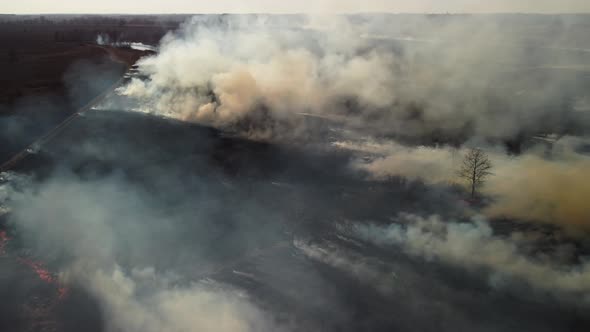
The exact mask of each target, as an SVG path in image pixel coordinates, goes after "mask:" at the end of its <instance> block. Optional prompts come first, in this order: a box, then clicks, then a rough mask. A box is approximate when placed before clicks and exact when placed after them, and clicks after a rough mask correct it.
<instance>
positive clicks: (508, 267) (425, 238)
mask: <svg viewBox="0 0 590 332" xmlns="http://www.w3.org/2000/svg"><path fill="white" fill-rule="evenodd" d="M399 221H400V222H401V223H396V224H391V225H389V226H386V227H384V226H378V225H364V224H355V225H353V227H352V229H353V231H352V232H353V234H356V236H357V237H359V238H361V239H364V240H367V241H371V242H374V243H376V244H379V245H396V246H399V247H401V248H403V249H404V250H406V251H407V252H409V253H411V254H412V255H417V256H421V257H424V258H426V259H428V260H439V261H443V262H446V263H451V264H453V265H458V266H461V267H464V268H468V269H482V268H483V269H486V270H489V274H488V275H489V282H490V283H491V284H492V285H495V286H502V285H503V284H504V285H505V284H509V283H510V282H511V281H514V280H523V281H525V282H526V283H528V284H529V285H531V286H532V287H534V288H536V289H540V290H543V291H548V292H551V293H553V294H554V295H555V296H557V297H559V296H581V297H582V298H583V299H584V301H589V300H590V298H588V291H589V290H590V265H589V264H588V263H586V262H582V263H580V264H574V265H571V264H565V263H564V262H563V261H560V259H559V253H560V252H563V250H566V251H571V250H568V248H559V247H556V248H553V250H555V251H554V252H553V253H554V255H555V256H553V257H552V255H551V253H545V254H544V255H538V257H534V256H532V255H528V254H526V253H525V252H523V247H525V248H526V245H530V243H527V242H528V241H527V236H526V234H524V233H522V234H519V233H518V232H515V233H511V234H510V235H509V236H504V237H502V236H498V235H495V234H494V232H493V231H492V228H491V227H490V225H488V223H487V222H486V221H485V219H483V218H481V217H476V218H474V220H473V222H463V223H457V222H446V221H443V220H441V218H440V217H438V216H431V217H428V218H422V217H419V216H416V215H411V214H402V215H400V216H399ZM529 241H530V240H529ZM561 249H563V250H561ZM556 257H557V258H556Z"/></svg>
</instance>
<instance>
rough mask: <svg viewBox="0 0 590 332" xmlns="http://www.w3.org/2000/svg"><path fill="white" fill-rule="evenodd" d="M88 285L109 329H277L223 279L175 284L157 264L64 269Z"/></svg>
mask: <svg viewBox="0 0 590 332" xmlns="http://www.w3.org/2000/svg"><path fill="white" fill-rule="evenodd" d="M62 278H63V279H66V280H68V281H69V282H79V283H83V284H84V285H86V287H88V288H89V290H90V291H91V292H92V293H93V294H94V295H95V296H96V297H97V298H98V300H99V301H100V303H101V306H102V308H103V310H104V315H105V316H106V317H108V320H107V321H106V322H105V331H121V330H122V331H130V332H133V331H178V332H180V331H227V332H229V331H231V332H234V331H237V332H248V331H279V330H280V329H278V328H277V327H276V326H274V325H273V322H272V321H271V320H270V319H269V318H268V317H267V316H266V314H265V313H264V312H262V311H261V310H260V309H258V308H256V306H255V305H253V304H252V303H251V302H249V300H248V297H247V296H246V294H244V293H243V292H240V291H237V290H232V289H230V288H228V287H224V286H223V285H220V284H211V283H210V284H206V283H197V284H192V285H184V286H183V285H176V284H175V280H174V278H173V277H170V276H161V275H159V274H158V273H157V272H156V271H155V270H154V269H153V268H144V269H133V270H131V271H130V272H129V274H127V273H125V272H124V271H123V270H122V269H121V268H120V267H119V266H115V267H113V268H111V269H109V270H107V271H104V270H98V271H96V270H92V269H88V266H85V267H84V268H81V269H76V268H74V269H72V270H69V271H67V272H65V273H63V274H62Z"/></svg>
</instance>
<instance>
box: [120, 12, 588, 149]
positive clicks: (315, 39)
mask: <svg viewBox="0 0 590 332" xmlns="http://www.w3.org/2000/svg"><path fill="white" fill-rule="evenodd" d="M385 18H387V17H385ZM385 18H381V17H379V16H377V17H376V18H375V17H373V18H371V17H362V16H361V17H296V18H290V19H289V18H281V17H279V18H273V19H271V18H268V17H265V16H261V17H240V16H237V17H235V16H230V17H225V18H222V19H220V21H221V22H220V23H218V25H217V26H214V25H211V24H207V25H206V26H205V25H202V24H200V21H199V18H195V19H194V20H193V21H191V22H189V23H187V24H186V25H185V26H184V28H183V29H182V30H181V31H180V32H179V33H177V34H171V35H169V36H168V37H167V38H164V40H163V41H162V43H161V46H160V54H158V55H156V56H154V57H150V58H147V59H144V60H142V61H141V62H140V63H139V67H140V71H141V72H142V73H143V74H145V75H147V77H148V79H147V80H139V79H135V80H133V81H132V82H131V83H130V84H129V85H128V86H127V87H126V88H125V89H124V92H123V93H124V94H126V95H128V96H133V97H136V98H137V99H138V100H139V102H140V103H142V104H143V105H142V108H147V109H149V110H150V111H151V112H154V113H158V114H165V115H169V116H173V117H177V118H180V119H185V120H189V121H196V122H200V123H207V124H212V125H215V126H219V127H223V128H228V127H229V128H234V129H239V130H240V131H242V132H244V131H245V133H246V134H251V135H258V136H262V137H269V136H281V135H290V136H292V135H297V134H301V131H300V130H295V129H294V128H297V129H301V126H302V124H301V122H302V120H301V117H302V115H301V114H312V115H318V116H324V117H328V118H332V119H341V120H342V119H344V120H343V121H344V122H345V123H346V124H347V125H348V126H351V127H356V128H360V129H363V130H370V132H371V133H372V134H378V133H384V134H394V135H399V136H403V137H412V138H429V139H432V140H437V139H438V140H455V141H461V140H465V139H467V138H469V137H472V136H478V137H486V138H494V139H512V138H516V137H518V136H519V135H522V134H527V133H538V132H547V131H564V132H567V131H569V130H574V129H575V128H574V127H576V125H580V124H579V123H575V124H572V123H571V122H572V119H578V118H582V119H586V118H585V117H583V116H579V115H580V114H579V112H575V111H574V107H573V106H572V105H573V103H574V102H575V101H577V100H581V99H583V98H584V97H586V92H585V91H580V90H579V89H576V86H577V85H576V84H575V83H576V78H575V77H576V76H575V75H573V76H572V75H570V76H568V75H561V74H559V71H556V72H557V73H558V74H557V75H553V74H551V71H548V70H547V68H545V67H547V66H549V67H551V66H552V65H556V64H559V63H561V62H562V59H561V58H562V57H565V58H567V56H564V55H562V54H561V53H559V54H558V55H557V56H556V55H554V54H552V53H550V52H552V50H553V49H552V48H550V47H546V46H547V45H545V44H543V45H537V44H534V45H535V46H534V47H533V49H528V48H527V47H524V46H523V44H522V40H521V39H519V38H526V36H521V37H515V36H514V37H513V35H512V34H508V33H506V31H505V30H503V25H502V20H497V21H495V20H487V19H485V18H482V17H479V18H475V17H473V18H470V17H458V18H455V17H451V18H439V19H438V20H437V19H430V18H428V17H421V16H410V17H405V16H399V17H398V16H393V17H391V18H390V20H386V19H385ZM504 29H505V28H504ZM560 32H561V30H559V29H558V32H557V36H556V37H555V39H554V41H553V42H555V43H559V42H561V39H560V38H558V37H560V36H559V33H560ZM553 51H554V50H553ZM532 52H534V54H535V55H537V56H536V57H535V58H532V57H531V54H532ZM545 55H547V56H545ZM566 60H567V59H566ZM525 72H526V73H527V74H526V75H523V74H522V73H525ZM576 128H577V127H576Z"/></svg>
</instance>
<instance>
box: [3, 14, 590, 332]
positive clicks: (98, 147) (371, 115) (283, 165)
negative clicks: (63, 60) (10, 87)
mask: <svg viewBox="0 0 590 332" xmlns="http://www.w3.org/2000/svg"><path fill="white" fill-rule="evenodd" d="M552 19H553V20H549V19H548V18H546V17H537V16H530V17H529V16H525V17H519V16H506V17H505V16H500V17H495V16H492V17H491V18H490V17H477V16H475V17H471V16H469V17H464V16H459V17H453V16H451V17H447V16H433V17H422V16H407V17H406V16H385V17H381V16H354V17H344V18H343V17H337V18H328V19H327V18H321V19H319V18H306V17H298V16H289V17H279V16H255V17H254V16H245V17H241V16H238V17H227V16H223V17H221V18H220V17H216V16H214V17H209V18H207V17H195V18H193V19H192V20H191V21H189V22H187V23H186V24H185V25H184V26H183V27H182V28H181V29H180V30H178V31H176V32H174V33H172V34H169V35H168V36H167V37H165V38H164V39H163V41H162V42H161V45H160V47H159V53H158V54H157V55H154V56H151V57H148V58H145V59H143V60H140V62H139V63H138V66H137V67H136V68H134V69H133V70H131V71H130V72H129V73H128V75H127V76H128V77H127V80H126V82H125V83H124V84H123V85H122V86H121V87H120V88H119V89H117V91H116V92H114V93H111V94H109V95H108V96H107V97H106V98H105V99H104V100H103V101H102V102H101V103H99V104H98V105H96V106H95V107H94V108H93V109H92V110H89V111H86V112H83V113H80V114H79V115H78V116H76V117H74V118H73V120H72V121H70V122H69V123H68V125H67V126H65V127H63V128H61V129H60V131H59V132H57V133H55V135H53V136H52V138H51V139H50V140H48V141H46V142H44V144H43V145H42V146H39V147H38V148H36V149H34V150H31V151H29V154H28V156H27V157H26V158H24V159H23V160H21V161H20V162H19V163H18V165H17V166H16V167H15V168H14V169H12V170H10V171H8V172H4V173H2V179H1V180H0V181H1V182H0V208H1V209H2V210H0V215H1V216H0V264H2V271H9V272H6V273H4V274H3V275H2V279H1V280H0V282H1V283H2V284H0V290H2V292H3V294H4V296H3V298H5V299H6V300H3V302H2V306H1V307H0V310H1V312H0V327H1V328H2V329H6V330H23V331H31V330H34V331H80V330H89V331H202V330H205V331H392V330H393V331H522V330H526V331H528V330H535V331H585V330H586V329H588V327H589V326H590V321H589V320H588V317H587V315H585V312H587V310H588V305H589V301H590V295H589V294H590V293H589V291H590V265H589V264H588V263H587V256H588V253H589V250H590V243H589V242H588V230H589V229H590V226H589V225H590V224H589V223H588V222H589V216H590V215H589V214H588V211H587V209H586V207H585V205H586V203H585V200H584V197H587V196H586V194H587V193H588V188H590V186H588V180H587V177H586V174H587V171H588V170H589V167H588V165H590V161H589V159H588V158H589V156H588V146H590V142H589V141H588V140H587V138H586V134H587V130H588V128H589V127H588V124H589V123H588V119H589V118H588V116H587V112H588V109H589V107H588V104H589V102H588V100H589V99H588V98H590V97H588V96H587V86H588V85H587V80H588V79H589V77H588V75H587V69H586V66H587V63H588V62H590V56H588V55H587V54H590V53H588V52H587V51H586V50H584V49H583V48H580V47H573V46H572V45H573V44H580V43H582V42H584V40H583V38H585V37H583V36H584V34H581V33H579V34H578V33H572V31H579V30H575V29H583V28H582V27H580V26H583V24H582V23H583V22H586V21H587V18H586V17H585V16H583V17H570V16H568V17H559V16H557V17H552ZM392 22H393V23H392ZM507 26H509V27H510V29H511V30H510V31H518V32H519V33H513V34H511V35H507V34H505V30H504V29H508V28H506V27H507ZM474 27H477V28H478V29H473V28H474ZM565 27H567V29H566V28H565ZM572 27H574V28H572ZM410 28H412V29H410ZM533 28H535V29H533ZM543 29H545V30H543ZM531 30H534V32H531ZM538 30H543V31H545V33H543V34H540V33H539V31H538ZM392 31H393V32H395V33H393V32H392ZM474 31H476V32H477V33H473V32H474ZM385 32H387V34H386V33H385ZM435 32H436V33H435ZM492 37H493V38H492ZM548 40H549V41H551V43H549V42H548ZM588 45H590V44H588ZM533 55H534V56H533ZM473 147H478V148H481V149H482V150H484V151H486V153H487V154H488V155H489V156H490V159H491V160H492V162H493V165H494V169H493V170H494V174H493V176H491V177H490V178H489V180H488V181H487V183H486V184H485V185H484V186H483V187H482V189H481V193H480V195H479V196H478V198H477V199H470V198H469V192H468V191H467V190H466V189H465V188H464V183H462V182H461V181H459V180H458V179H457V176H456V169H457V167H458V166H460V164H461V162H462V159H463V155H464V154H465V152H466V151H468V150H469V149H470V148H473Z"/></svg>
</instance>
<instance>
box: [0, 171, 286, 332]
mask: <svg viewBox="0 0 590 332" xmlns="http://www.w3.org/2000/svg"><path fill="white" fill-rule="evenodd" d="M3 178H6V179H5V182H4V183H0V207H4V206H6V207H8V206H10V211H9V212H10V215H9V216H8V221H9V223H10V224H11V225H12V226H13V227H14V229H15V230H16V231H17V234H19V237H20V239H21V240H22V241H23V244H24V245H25V246H26V247H27V248H29V250H30V251H31V252H30V254H32V255H34V256H37V257H41V258H43V259H44V261H46V262H49V263H50V264H53V265H56V264H57V266H60V267H61V269H60V271H59V272H60V273H59V279H60V282H62V283H63V284H66V285H81V286H82V287H84V289H85V290H87V291H88V292H89V293H90V294H91V295H92V296H93V297H94V298H96V300H97V301H98V303H99V305H100V308H101V311H102V315H103V316H104V321H103V323H104V325H105V326H104V328H105V329H104V331H232V332H233V331H244V332H245V331H277V330H280V329H279V327H278V326H276V325H275V323H274V322H273V318H272V316H271V315H269V314H267V313H266V312H265V311H264V310H262V309H260V308H259V307H258V306H257V305H256V304H254V303H253V302H252V301H251V300H250V299H249V297H248V295H247V294H246V293H245V292H243V291H241V290H238V289H234V288H233V287H231V286H228V285H225V284H223V283H219V282H214V281H212V280H210V279H207V278H204V277H203V278H202V280H200V281H199V279H198V278H197V279H190V278H189V279H187V278H186V270H187V269H188V270H194V269H196V270H197V271H198V273H200V274H201V275H204V276H206V275H207V273H208V272H207V271H208V269H209V270H210V269H211V264H212V260H211V259H212V257H209V256H204V255H203V251H204V249H203V247H200V246H201V245H204V246H205V247H206V246H207V244H206V241H211V240H213V237H214V235H213V233H212V232H214V228H215V227H214V226H212V225H209V226H206V225H204V224H203V223H200V222H198V221H197V222H196V224H200V225H201V226H203V228H202V230H201V232H200V233H201V235H198V234H194V235H192V238H190V239H187V241H182V235H181V233H182V232H184V231H182V230H180V229H177V228H179V227H178V224H176V225H175V224H174V222H175V221H174V220H176V221H178V219H179V218H181V217H180V216H179V214H182V211H180V212H178V214H175V213H167V214H165V215H162V214H160V213H159V212H158V211H159V209H160V208H161V206H160V208H155V205H154V204H156V205H157V204H160V203H153V202H152V204H149V203H148V202H147V201H146V200H150V196H147V195H146V194H145V193H142V191H140V190H138V189H137V188H136V187H133V186H131V185H130V184H129V183H128V182H127V181H126V180H125V179H124V178H121V177H113V178H105V179H102V181H100V182H96V181H92V180H83V179H80V178H78V177H76V176H74V175H72V174H69V173H63V174H56V175H54V176H52V177H51V178H50V179H49V180H48V181H46V182H38V181H32V180H31V179H29V178H28V177H23V176H18V175H16V174H4V173H3ZM5 196H9V199H7V198H6V197H5ZM179 197H180V196H179ZM210 204H211V202H208V206H209V209H211V206H210ZM180 228H181V227H180ZM260 231H261V233H264V232H265V231H264V230H260ZM261 233H259V234H261ZM199 237H201V240H199ZM242 240H244V241H248V240H247V239H245V238H244V239H242ZM192 241H198V242H197V243H198V244H194V245H193V248H192V249H189V248H186V247H184V246H185V245H189V246H190V245H191V244H192ZM182 243H184V244H182ZM209 243H211V242H209ZM173 244H174V245H173ZM183 247H184V249H183ZM199 247H200V249H199ZM227 248H228V246H224V250H225V249H227ZM174 252H178V253H177V254H174ZM169 254H172V255H174V256H176V260H171V259H170V257H169V256H168V255H169ZM187 255H188V256H187ZM189 256H190V257H189ZM165 257H168V258H165ZM99 314H100V313H95V315H96V316H99Z"/></svg>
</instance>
